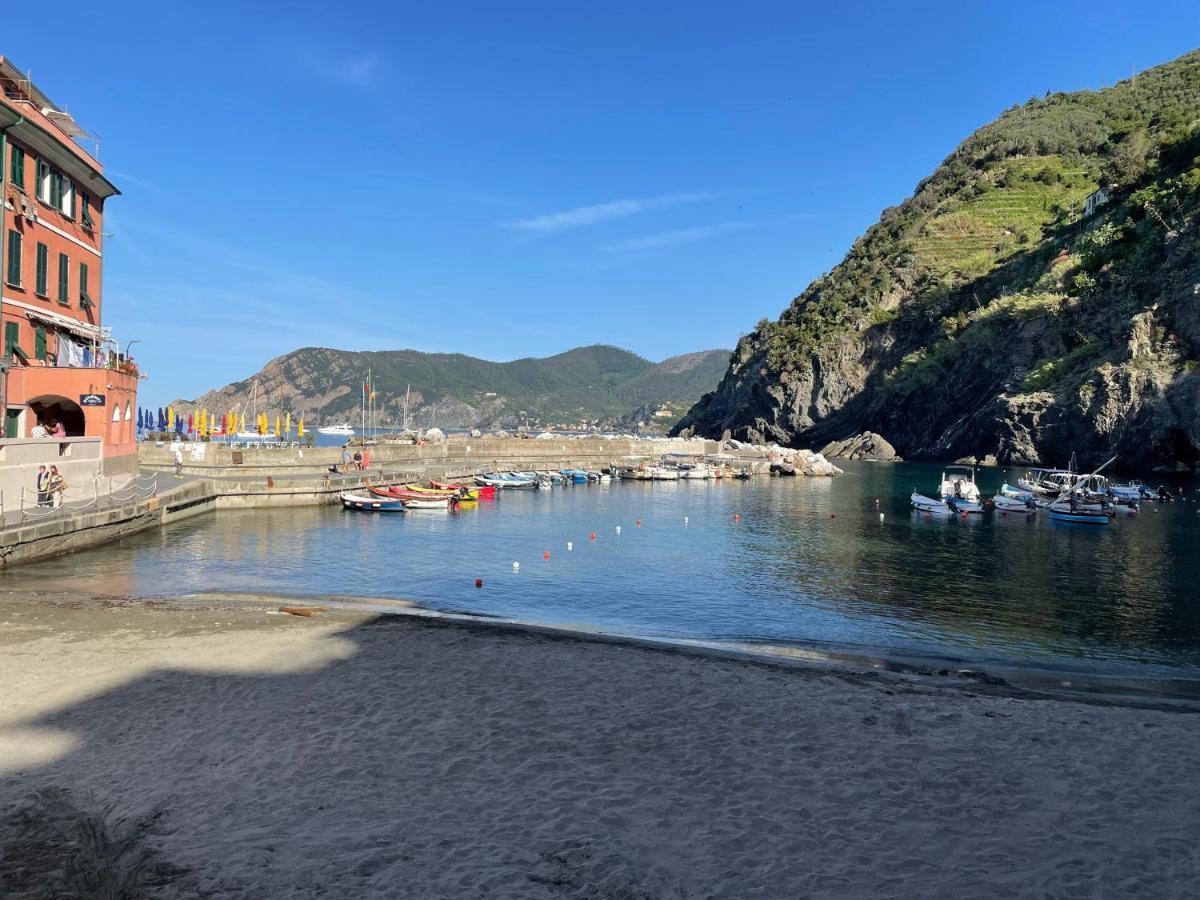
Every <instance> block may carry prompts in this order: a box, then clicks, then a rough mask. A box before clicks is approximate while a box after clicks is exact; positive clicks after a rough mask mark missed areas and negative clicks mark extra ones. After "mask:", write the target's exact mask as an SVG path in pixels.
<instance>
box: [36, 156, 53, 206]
mask: <svg viewBox="0 0 1200 900" xmlns="http://www.w3.org/2000/svg"><path fill="white" fill-rule="evenodd" d="M36 187H37V198H38V199H39V200H41V201H42V202H43V203H49V202H50V167H49V166H48V165H46V164H45V163H44V162H42V160H40V159H39V160H38V161H37V185H36Z"/></svg>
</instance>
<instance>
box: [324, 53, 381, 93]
mask: <svg viewBox="0 0 1200 900" xmlns="http://www.w3.org/2000/svg"><path fill="white" fill-rule="evenodd" d="M382 65H383V60H382V58H381V57H380V56H379V54H378V53H364V54H362V55H361V56H348V57H345V58H343V59H334V60H330V64H329V67H328V74H329V75H330V76H331V77H333V78H335V79H336V80H338V81H340V82H342V83H343V84H349V85H353V86H355V87H370V86H371V85H372V84H374V83H375V80H376V78H377V77H378V76H379V70H380V68H381V67H382Z"/></svg>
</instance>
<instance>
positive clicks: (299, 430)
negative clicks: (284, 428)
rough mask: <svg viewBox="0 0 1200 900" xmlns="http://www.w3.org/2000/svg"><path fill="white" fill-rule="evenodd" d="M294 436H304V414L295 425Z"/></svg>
mask: <svg viewBox="0 0 1200 900" xmlns="http://www.w3.org/2000/svg"><path fill="white" fill-rule="evenodd" d="M296 437H298V438H302V437H304V416H301V417H300V421H299V423H298V424H297V426H296Z"/></svg>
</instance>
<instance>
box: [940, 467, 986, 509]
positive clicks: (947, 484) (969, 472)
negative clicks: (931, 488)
mask: <svg viewBox="0 0 1200 900" xmlns="http://www.w3.org/2000/svg"><path fill="white" fill-rule="evenodd" d="M941 496H942V500H943V502H945V503H946V505H947V506H949V507H951V508H952V509H953V510H954V511H955V512H960V513H964V512H965V513H981V512H983V503H982V502H981V501H980V498H979V487H978V486H977V485H976V484H975V467H974V466H960V465H954V466H946V468H945V469H944V470H943V471H942V484H941Z"/></svg>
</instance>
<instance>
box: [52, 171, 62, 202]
mask: <svg viewBox="0 0 1200 900" xmlns="http://www.w3.org/2000/svg"><path fill="white" fill-rule="evenodd" d="M62 200H63V178H62V174H61V173H59V172H56V171H54V170H53V169H51V170H50V205H51V206H53V207H54V208H55V209H58V210H61V209H62Z"/></svg>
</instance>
